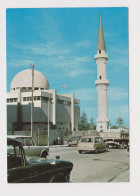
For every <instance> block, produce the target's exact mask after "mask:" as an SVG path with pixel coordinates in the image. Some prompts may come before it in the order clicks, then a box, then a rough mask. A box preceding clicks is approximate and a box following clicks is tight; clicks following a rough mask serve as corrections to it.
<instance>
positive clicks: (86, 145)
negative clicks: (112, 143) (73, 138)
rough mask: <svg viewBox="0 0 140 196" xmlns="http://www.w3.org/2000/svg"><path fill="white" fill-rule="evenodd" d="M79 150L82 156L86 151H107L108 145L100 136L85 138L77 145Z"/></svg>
mask: <svg viewBox="0 0 140 196" xmlns="http://www.w3.org/2000/svg"><path fill="white" fill-rule="evenodd" d="M77 149H78V152H79V153H80V154H81V153H82V152H86V151H88V152H94V153H99V152H100V151H107V150H108V144H107V143H106V142H104V140H103V139H102V138H101V137H98V136H83V137H81V139H80V141H79V143H78V144H77Z"/></svg>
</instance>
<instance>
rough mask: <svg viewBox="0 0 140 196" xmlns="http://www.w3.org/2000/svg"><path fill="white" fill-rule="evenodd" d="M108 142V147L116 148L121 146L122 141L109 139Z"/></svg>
mask: <svg viewBox="0 0 140 196" xmlns="http://www.w3.org/2000/svg"><path fill="white" fill-rule="evenodd" d="M106 142H107V143H108V147H115V148H119V147H120V143H119V142H117V141H115V140H113V139H108V140H107V141H106Z"/></svg>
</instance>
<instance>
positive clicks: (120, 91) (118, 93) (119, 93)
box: [108, 87, 129, 101]
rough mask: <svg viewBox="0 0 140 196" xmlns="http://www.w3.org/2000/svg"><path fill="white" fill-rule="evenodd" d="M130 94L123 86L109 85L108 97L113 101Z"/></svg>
mask: <svg viewBox="0 0 140 196" xmlns="http://www.w3.org/2000/svg"><path fill="white" fill-rule="evenodd" d="M128 96H129V95H128V91H127V90H126V89H124V88H122V87H109V89H108V99H109V100H111V101H112V100H113V101H117V100H124V99H126V98H128Z"/></svg>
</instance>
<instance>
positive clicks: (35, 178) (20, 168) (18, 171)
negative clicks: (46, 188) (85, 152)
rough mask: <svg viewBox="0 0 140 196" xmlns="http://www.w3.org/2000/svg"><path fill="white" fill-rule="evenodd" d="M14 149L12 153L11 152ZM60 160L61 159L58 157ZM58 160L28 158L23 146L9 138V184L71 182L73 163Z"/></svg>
mask: <svg viewBox="0 0 140 196" xmlns="http://www.w3.org/2000/svg"><path fill="white" fill-rule="evenodd" d="M11 149H12V151H11ZM58 158H59V157H58ZM58 158H56V159H55V160H49V159H45V158H40V157H35V159H34V158H33V156H32V158H31V159H29V157H28V158H27V157H26V155H25V152H24V148H23V146H22V144H21V143H20V142H19V141H18V140H15V139H12V138H7V167H8V169H7V172H8V182H9V183H37V182H38V183H45V182H48V183H53V182H70V172H71V170H72V168H73V163H72V162H70V161H64V160H60V159H58Z"/></svg>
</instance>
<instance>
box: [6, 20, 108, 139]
mask: <svg viewBox="0 0 140 196" xmlns="http://www.w3.org/2000/svg"><path fill="white" fill-rule="evenodd" d="M94 59H95V61H96V64H97V80H95V85H96V87H97V93H98V119H97V126H96V130H97V132H100V133H101V132H108V131H110V127H109V118H108V111H107V89H108V85H109V80H107V78H106V64H107V60H108V55H107V54H106V46H105V40H104V34H103V27H102V21H101V16H100V22H99V31H98V40H97V54H96V55H95V57H94ZM33 89H34V90H33V91H32V70H31V69H27V70H23V71H21V72H19V73H18V74H17V75H16V76H15V77H14V78H13V80H12V82H11V87H10V92H8V93H7V111H8V112H7V123H8V132H9V133H10V134H14V131H18V132H19V131H28V132H30V131H31V116H32V115H31V100H33V101H32V102H33V116H32V118H33V124H32V126H33V130H34V131H37V130H40V131H41V132H42V134H45V135H47V131H48V126H49V129H50V130H51V131H53V130H55V132H54V133H56V131H57V132H58V133H60V132H61V135H62V133H63V135H66V136H67V135H74V132H75V131H78V123H79V120H80V106H79V104H80V100H78V99H75V97H74V94H64V95H58V94H57V92H56V90H54V89H50V88H49V82H48V80H47V78H46V77H45V76H44V75H43V74H42V73H41V72H39V71H37V70H34V88H33ZM32 97H33V99H32Z"/></svg>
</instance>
